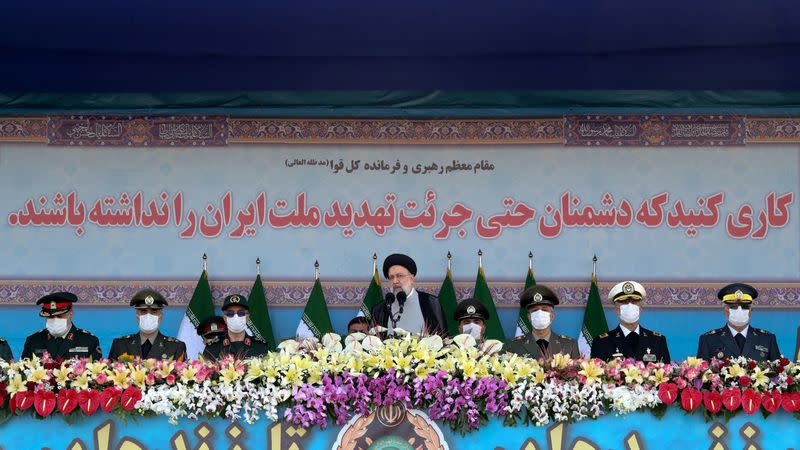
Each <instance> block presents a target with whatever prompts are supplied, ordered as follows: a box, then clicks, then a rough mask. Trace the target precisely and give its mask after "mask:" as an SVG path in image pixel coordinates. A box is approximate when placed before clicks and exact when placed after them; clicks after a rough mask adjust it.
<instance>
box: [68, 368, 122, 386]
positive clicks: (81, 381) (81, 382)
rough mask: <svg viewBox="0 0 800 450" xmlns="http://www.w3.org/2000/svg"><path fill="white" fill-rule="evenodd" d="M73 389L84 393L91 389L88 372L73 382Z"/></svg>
mask: <svg viewBox="0 0 800 450" xmlns="http://www.w3.org/2000/svg"><path fill="white" fill-rule="evenodd" d="M125 387H127V386H125ZM72 389H75V390H76V391H84V390H86V389H89V376H88V375H87V374H86V372H84V373H82V374H80V375H78V376H77V377H75V379H74V380H72Z"/></svg>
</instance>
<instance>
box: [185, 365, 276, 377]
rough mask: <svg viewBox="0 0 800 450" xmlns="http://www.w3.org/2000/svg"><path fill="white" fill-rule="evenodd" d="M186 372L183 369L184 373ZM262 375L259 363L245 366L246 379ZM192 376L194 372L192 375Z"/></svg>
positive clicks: (262, 371)
mask: <svg viewBox="0 0 800 450" xmlns="http://www.w3.org/2000/svg"><path fill="white" fill-rule="evenodd" d="M185 373H186V372H185V371H184V374H185ZM262 376H264V370H263V369H261V366H260V365H259V364H250V367H248V368H247V377H246V378H245V380H246V381H253V380H257V379H259V378H261V377H262ZM192 377H194V374H193V375H192ZM181 379H183V377H181Z"/></svg>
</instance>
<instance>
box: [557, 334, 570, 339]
mask: <svg viewBox="0 0 800 450" xmlns="http://www.w3.org/2000/svg"><path fill="white" fill-rule="evenodd" d="M558 337H560V338H561V339H569V336H564V335H563V334H559V335H558Z"/></svg>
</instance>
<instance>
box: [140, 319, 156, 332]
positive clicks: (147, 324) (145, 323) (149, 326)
mask: <svg viewBox="0 0 800 450" xmlns="http://www.w3.org/2000/svg"><path fill="white" fill-rule="evenodd" d="M139 329H140V330H142V332H143V333H152V332H154V331H156V330H157V329H158V316H157V315H155V314H142V315H141V316H139Z"/></svg>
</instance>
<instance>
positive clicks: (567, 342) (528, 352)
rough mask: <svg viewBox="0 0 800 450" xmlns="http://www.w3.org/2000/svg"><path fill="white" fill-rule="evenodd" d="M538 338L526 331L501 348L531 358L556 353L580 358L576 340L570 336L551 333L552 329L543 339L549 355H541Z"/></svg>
mask: <svg viewBox="0 0 800 450" xmlns="http://www.w3.org/2000/svg"><path fill="white" fill-rule="evenodd" d="M539 339H545V338H539V337H536V335H534V334H533V333H528V334H526V335H524V336H519V337H517V338H514V339H513V340H511V341H509V342H506V345H505V347H504V348H503V350H505V351H507V352H511V353H516V354H518V355H522V356H529V357H531V358H537V359H538V358H541V357H543V356H547V357H549V356H552V355H555V354H556V353H562V354H565V355H569V356H570V357H571V358H576V359H577V358H580V356H581V355H580V352H579V351H578V342H577V341H575V339H572V338H571V337H568V336H564V335H562V334H556V333H553V332H552V330H551V332H550V334H549V335H548V336H547V338H546V339H545V340H547V342H548V344H547V353H549V355H542V350H541V349H540V348H539V343H538V342H536V341H537V340H539Z"/></svg>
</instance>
